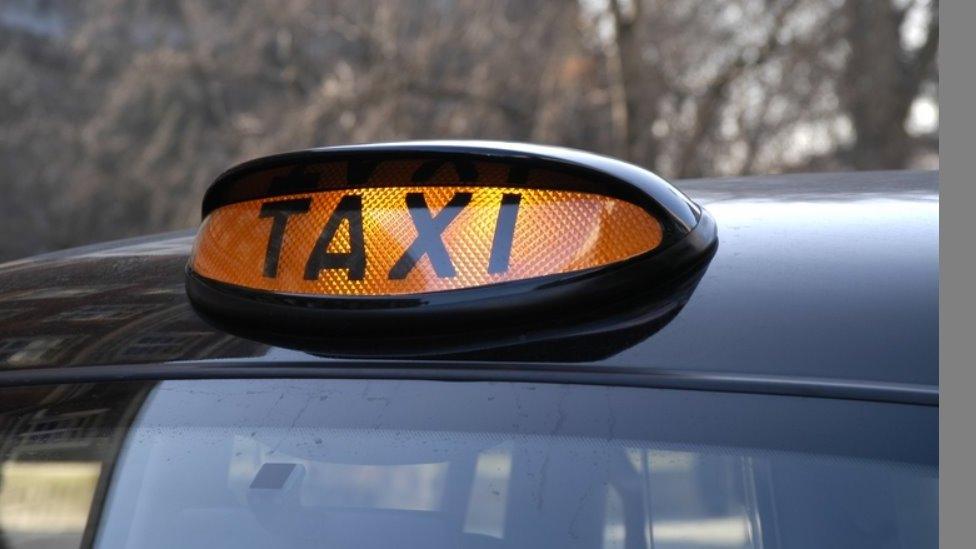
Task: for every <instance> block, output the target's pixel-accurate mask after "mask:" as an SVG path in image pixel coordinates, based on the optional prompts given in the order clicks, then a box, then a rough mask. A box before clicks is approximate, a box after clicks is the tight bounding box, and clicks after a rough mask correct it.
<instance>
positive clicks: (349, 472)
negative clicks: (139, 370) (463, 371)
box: [0, 380, 938, 549]
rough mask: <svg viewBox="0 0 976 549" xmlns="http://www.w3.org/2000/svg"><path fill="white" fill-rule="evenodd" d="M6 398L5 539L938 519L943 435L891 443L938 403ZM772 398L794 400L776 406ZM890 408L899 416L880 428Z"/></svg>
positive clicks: (360, 386) (468, 536) (172, 393)
mask: <svg viewBox="0 0 976 549" xmlns="http://www.w3.org/2000/svg"><path fill="white" fill-rule="evenodd" d="M0 397H2V399H0V402H2V403H3V413H0V427H2V429H3V431H2V433H3V442H2V446H0V449H2V454H0V456H2V459H3V462H2V464H0V473H2V479H0V528H2V540H3V541H2V543H0V547H8V548H26V547H31V548H34V547H52V548H60V547H85V546H95V547H174V546H179V547H201V548H202V547H224V546H226V547H235V548H236V547H268V546H275V547H322V546H328V547H356V548H357V549H362V548H369V547H389V546H397V547H539V546H559V547H570V546H571V547H603V548H618V547H619V548H652V547H653V548H662V547H663V548H678V547H742V548H757V547H779V546H788V547H825V546H830V547H838V546H861V547H863V546H885V547H918V546H928V545H931V544H932V542H933V541H934V540H935V539H937V537H936V536H937V517H938V506H937V495H938V494H937V469H936V466H935V461H934V459H935V454H934V450H924V449H923V451H922V452H921V453H915V454H912V453H911V452H913V451H914V452H917V451H918V450H917V449H916V450H911V449H905V450H897V451H895V450H894V445H892V444H890V442H891V441H894V440H901V441H902V442H903V443H906V444H912V443H913V442H914V443H916V445H917V446H923V447H924V446H925V445H926V441H925V440H924V436H923V437H922V439H919V440H914V441H913V440H912V438H913V437H915V438H916V439H918V438H919V437H918V432H920V431H921V430H920V429H919V427H921V426H924V425H928V424H931V425H933V426H934V425H935V421H936V418H935V414H934V413H933V414H928V413H927V412H928V409H927V408H921V407H911V406H895V405H883V404H866V403H854V402H843V401H818V400H817V399H783V398H781V397H763V396H759V395H718V394H709V393H703V392H683V391H673V390H671V391H659V390H648V389H623V388H620V389H607V388H603V387H584V386H579V387H574V386H547V385H527V384H494V383H465V384H456V383H455V384H449V383H436V382H419V381H415V382H377V381H372V382H368V381H355V380H347V381H328V380H305V381H275V380H263V381H262V380H250V381H243V380H229V381H227V380H225V381H187V382H181V381H168V382H163V383H158V384H152V383H144V384H105V385H97V386H87V385H86V386H59V387H47V388H31V389H16V390H3V391H0ZM762 400H766V402H761V401H762ZM774 401H775V402H777V403H778V404H779V408H778V410H779V412H780V413H781V414H779V415H781V417H780V418H769V417H765V418H764V417H763V416H764V415H765V416H769V414H768V413H767V411H768V406H769V404H770V403H771V402H774ZM750 403H754V404H750ZM851 407H859V409H860V413H859V414H851ZM461 410H463V413H461ZM920 414H921V416H920ZM929 415H931V417H929ZM837 417H846V418H855V419H849V420H848V422H847V423H846V424H835V423H833V420H834V419H836V418H837ZM919 417H921V418H922V419H921V420H920V419H919ZM912 418H914V419H912ZM824 424H828V425H837V426H836V428H834V427H831V432H832V437H833V439H834V440H831V439H824V438H823V437H820V438H821V439H820V440H819V441H811V440H810V439H811V434H812V433H814V432H815V431H816V429H817V428H816V427H815V426H816V425H820V426H821V427H820V428H819V429H821V431H820V432H822V425H824ZM892 424H898V425H901V426H902V427H903V428H902V430H901V431H902V432H900V433H889V434H887V435H886V434H884V433H879V431H883V430H884V427H883V426H884V425H889V426H890V425H892ZM736 429H738V431H736ZM794 431H795V432H796V433H797V436H796V437H795V438H792V439H790V438H789V437H788V436H786V433H789V432H794ZM888 431H889V432H890V431H891V429H890V428H889V429H888ZM869 433H870V434H869ZM926 436H927V435H926ZM879 437H880V438H879ZM885 437H891V438H890V440H889V439H886V438H885ZM813 438H816V437H813ZM733 440H734V441H736V442H735V443H733V444H731V445H730V444H729V441H733ZM886 440H887V441H888V442H885V441H886ZM723 441H725V442H724V443H723ZM872 448H873V450H872ZM811 450H813V451H811ZM891 451H895V454H885V452H891ZM897 452H902V453H901V454H898V453H897Z"/></svg>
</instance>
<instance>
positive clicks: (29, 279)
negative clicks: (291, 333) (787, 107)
mask: <svg viewBox="0 0 976 549" xmlns="http://www.w3.org/2000/svg"><path fill="white" fill-rule="evenodd" d="M676 186H677V187H679V188H680V189H682V190H683V191H685V192H686V193H687V194H689V196H691V197H692V198H693V199H694V200H696V201H697V202H699V203H700V204H701V205H703V206H704V207H706V208H708V209H709V211H710V212H712V214H713V215H714V217H715V218H716V222H717V224H718V227H719V239H720V244H719V248H718V252H717V254H716V256H715V258H714V259H713V261H712V263H711V264H710V266H709V267H708V269H707V271H706V272H705V273H704V276H703V277H702V279H701V282H700V283H699V285H698V288H697V289H696V290H695V291H694V292H693V294H692V295H691V297H690V300H689V301H688V303H687V305H686V306H685V307H684V308H683V310H681V311H680V312H679V313H678V314H677V315H676V316H675V317H674V318H673V319H672V320H671V321H670V322H669V323H668V324H667V325H665V326H663V327H660V326H657V327H655V330H656V331H653V332H652V335H650V336H647V337H644V336H641V335H640V334H637V335H636V336H635V335H634V334H630V337H628V338H622V339H621V340H620V341H614V340H611V339H607V340H605V343H603V345H604V346H605V347H606V348H605V349H603V350H602V352H603V356H604V358H602V359H600V360H590V361H587V362H585V363H583V364H575V365H570V364H569V363H568V361H566V360H564V359H560V360H556V361H554V360H553V358H552V356H553V355H556V354H557V353H556V352H555V351H556V350H558V349H547V347H546V346H544V345H543V346H537V347H533V348H531V349H529V350H523V351H513V352H497V353H496V352H493V351H491V350H488V351H484V352H478V353H472V354H469V355H466V356H463V357H460V358H457V357H452V358H451V359H450V360H452V361H454V362H459V363H461V366H462V367H463V365H464V364H468V365H469V366H471V367H475V366H477V365H479V364H480V365H483V364H485V363H486V362H487V363H489V364H496V365H497V364H500V363H504V364H507V365H518V364H525V363H531V364H551V363H553V362H556V364H555V366H554V367H555V368H556V369H561V370H568V369H571V366H572V367H576V368H579V367H588V368H599V369H603V370H602V371H615V369H619V370H622V371H623V372H622V373H626V372H634V373H637V372H638V371H640V372H646V371H647V370H648V369H650V370H651V371H657V372H675V373H679V374H689V373H703V374H704V373H710V374H711V373H715V374H720V375H725V376H739V375H756V376H773V377H780V378H787V379H805V378H819V379H828V380H842V381H845V382H846V381H850V382H866V383H875V382H877V383H885V384H896V385H898V384H908V385H911V386H913V387H914V386H922V387H932V388H934V387H936V386H937V384H938V367H937V365H938V347H937V346H938V316H937V315H938V299H937V298H938V174H937V173H935V172H877V173H858V174H846V175H843V174H820V175H794V176H777V177H764V178H750V179H746V180H697V181H685V182H678V183H677V185H676ZM192 234H193V233H192V231H188V232H184V233H177V234H169V235H164V236H160V237H156V238H145V239H140V240H137V241H127V242H121V243H114V244H113V243H110V244H105V245H100V246H95V247H88V248H81V249H77V250H68V251H64V252H58V253H55V254H50V255H47V256H39V257H36V258H31V259H26V260H20V261H15V262H12V263H8V264H5V265H3V266H2V267H0V363H2V364H4V367H3V368H2V371H0V381H2V380H3V379H5V378H4V375H8V376H10V375H15V374H16V377H17V378H18V379H20V380H24V379H27V378H26V377H25V376H27V377H30V376H34V378H36V379H38V380H41V379H49V380H51V379H55V378H53V377H44V376H47V375H53V374H49V373H45V372H50V370H52V369H55V370H57V369H58V368H60V367H62V366H91V365H100V364H101V365H105V364H128V365H136V364H143V363H153V364H157V365H158V364H166V363H171V362H176V361H181V362H185V361H202V360H205V361H207V364H209V365H211V366H213V365H214V364H215V362H214V361H222V362H225V363H228V364H231V363H233V364H237V365H239V364H240V363H241V359H249V360H250V361H259V362H263V363H267V362H282V363H289V364H300V365H314V364H321V365H326V364H330V365H332V366H335V365H336V364H342V365H348V366H351V367H359V366H365V365H369V364H373V365H377V363H376V362H375V361H366V360H359V361H357V360H351V359H346V358H335V357H330V356H329V353H328V352H324V353H321V352H320V353H319V354H317V355H310V354H307V353H304V352H301V351H298V350H292V349H284V348H279V347H273V346H269V345H267V344H263V343H257V342H255V341H251V340H247V339H243V338H238V337H235V336H232V335H229V334H228V333H226V332H225V331H222V330H219V329H216V328H214V327H212V326H211V325H210V324H208V323H207V322H204V321H203V320H202V319H200V318H199V316H198V315H197V314H196V313H195V311H194V310H193V309H192V308H191V307H190V305H189V303H188V302H187V299H186V296H185V293H184V289H183V268H184V266H185V263H186V258H187V254H188V253H189V247H190V245H191V241H192ZM100 309H101V310H102V313H99V310H100ZM465 337H468V338H472V339H476V338H477V334H469V335H467V336H465ZM431 362H432V361H431V360H424V361H422V362H411V361H409V360H398V361H397V364H398V365H399V364H403V365H407V364H416V365H417V366H418V367H427V368H430V367H431ZM379 365H381V366H388V365H389V363H388V361H386V362H382V363H379ZM478 367H480V366H478ZM456 368H457V365H454V366H452V369H456ZM516 369H517V368H516ZM138 371H139V368H138V367H136V366H133V367H129V368H126V370H125V372H128V373H129V374H130V375H138ZM147 371H148V370H147ZM172 371H174V372H175V371H176V368H175V366H174V369H173V370H172ZM28 372H29V374H28ZM125 372H115V374H114V375H122V376H123V377H124V376H125ZM163 372H165V370H163ZM152 375H153V376H155V377H158V376H159V375H161V374H160V371H159V370H156V371H155V372H154V373H153V374H152ZM181 375H185V374H181ZM486 376H487V378H491V374H486ZM6 379H10V380H11V382H14V379H13V378H6ZM18 382H20V381H18Z"/></svg>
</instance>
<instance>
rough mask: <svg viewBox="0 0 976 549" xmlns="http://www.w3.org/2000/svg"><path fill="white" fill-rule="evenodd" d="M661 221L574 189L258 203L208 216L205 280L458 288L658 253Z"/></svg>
mask: <svg viewBox="0 0 976 549" xmlns="http://www.w3.org/2000/svg"><path fill="white" fill-rule="evenodd" d="M661 239H662V229H661V224H660V223H659V222H658V220H657V219H655V218H654V217H653V216H651V215H650V214H649V213H648V212H647V211H646V210H644V209H643V208H641V207H639V206H636V205H634V204H631V203H629V202H626V201H622V200H618V199H614V198H610V197H606V196H602V195H596V194H589V193H581V192H574V191H559V190H542V189H524V188H511V187H509V188H506V187H476V186H464V185H458V186H426V187H407V186H404V187H376V188H358V189H347V190H335V191H324V192H315V193H306V194H294V195H288V196H279V197H274V198H269V199H263V200H250V201H247V202H240V203H236V204H230V205H227V206H223V207H221V208H218V209H216V210H214V211H213V212H211V214H210V215H208V216H207V218H206V219H205V220H204V222H203V226H202V227H201V228H200V233H199V235H198V237H197V240H196V245H195V247H194V251H193V257H192V259H191V265H192V268H193V270H194V271H195V272H196V273H197V274H199V275H201V276H204V277H207V278H210V279H213V280H216V281H219V282H224V283H228V284H234V285H237V286H243V287H247V288H252V289H258V290H268V291H274V292H282V293H292V294H307V295H316V296H391V295H406V294H416V293H424V292H437V291H446V290H457V289H462V288H471V287H476V286H485V285H490V284H496V283H499V282H507V281H514V280H523V279H528V278H535V277H540V276H546V275H553V274H560V273H569V272H573V271H579V270H583V269H590V268H594V267H600V266H604V265H608V264H611V263H616V262H618V261H623V260H625V259H628V258H631V257H634V256H636V255H640V254H642V253H645V252H649V251H651V250H653V249H655V248H657V247H658V246H659V245H660V243H661Z"/></svg>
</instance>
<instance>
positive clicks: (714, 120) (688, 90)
mask: <svg viewBox="0 0 976 549" xmlns="http://www.w3.org/2000/svg"><path fill="white" fill-rule="evenodd" d="M938 32H939V28H938V3H937V0H629V1H628V0H432V1H423V0H399V1H382V0H331V1H328V2H325V1H322V2H316V1H312V0H276V1H274V2H267V3H257V2H240V1H237V0H211V1H206V2H195V1H190V0H182V1H180V0H176V1H172V2H162V1H158V2H157V1H151V0H87V1H85V2H77V3H75V2H67V1H63V2H59V1H53V0H49V1H44V0H4V1H3V2H2V3H0V177H2V180H0V181H2V182H0V185H2V191H3V199H2V200H0V231H2V234H4V235H5V236H6V238H3V239H0V259H4V258H8V259H9V258H13V257H18V256H22V255H27V254H30V253H36V252H39V251H44V250H48V249H55V248H60V247H65V246H69V245H74V244H80V243H85V242H91V241H97V240H104V239H110V238H117V237H123V236H129V235H136V234H144V233H149V232H155V231H161V230H167V229H174V228H181V227H190V226H194V225H195V224H196V223H198V222H199V218H198V216H199V201H200V197H201V196H202V193H203V190H204V189H205V188H206V187H207V185H208V184H209V182H210V181H211V180H212V179H213V177H214V176H215V175H217V174H218V173H219V172H220V171H222V170H223V169H224V168H226V167H228V166H229V165H231V164H232V163H234V162H237V161H240V160H243V159H247V158H250V157H254V156H257V155H264V154H270V153H274V152H280V151H284V150H289V149H296V148H305V147H310V146H321V145H331V144H345V143H354V142H364V141H381V140H398V139H422V138H485V139H506V140H519V141H533V142H542V143H551V144H559V145H567V146H571V147H578V148H583V149H588V150H593V151H597V152H602V153H606V154H611V155H615V156H619V157H622V158H626V159H629V160H631V161H633V162H636V163H639V164H641V165H643V166H645V167H648V168H650V169H652V170H654V171H657V172H658V173H660V174H661V175H663V176H665V177H667V178H683V177H698V176H705V175H708V176H712V175H730V174H761V173H774V172H784V171H817V170H849V169H898V168H907V167H937V165H938V105H937V86H938V68H937V63H936V53H937V52H936V49H937V44H938Z"/></svg>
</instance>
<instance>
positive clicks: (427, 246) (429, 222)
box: [390, 193, 471, 280]
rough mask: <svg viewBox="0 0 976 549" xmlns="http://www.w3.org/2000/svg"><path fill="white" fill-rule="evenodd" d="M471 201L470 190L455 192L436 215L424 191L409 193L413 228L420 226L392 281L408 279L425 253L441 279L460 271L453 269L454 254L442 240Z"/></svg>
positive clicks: (408, 205) (392, 270) (394, 268)
mask: <svg viewBox="0 0 976 549" xmlns="http://www.w3.org/2000/svg"><path fill="white" fill-rule="evenodd" d="M469 202H471V193H454V196H453V197H452V198H451V200H450V202H448V203H447V205H446V206H444V207H443V208H442V209H441V211H440V212H438V213H437V215H436V216H432V215H430V210H429V209H428V208H427V201H426V200H425V199H424V195H423V193H407V208H408V209H409V211H410V218H411V219H413V224H414V227H416V228H417V238H416V239H414V241H413V243H411V244H410V246H409V247H408V248H407V249H406V251H404V252H403V255H401V256H400V259H398V260H397V262H396V264H394V265H393V268H392V269H390V280H402V279H404V278H406V277H407V274H409V273H410V271H411V270H413V268H414V267H415V266H416V265H417V262H418V261H420V258H422V257H423V256H424V255H427V257H428V259H430V264H431V265H432V266H433V267H434V272H435V273H437V276H439V277H440V278H449V277H452V276H454V275H456V274H457V271H455V270H454V265H453V264H452V263H451V257H450V256H449V255H448V254H447V248H445V247H444V241H442V240H441V233H443V232H444V229H446V228H447V226H448V225H450V224H451V221H454V218H456V217H457V216H458V214H459V213H461V210H462V209H464V207H465V206H467V205H468V203H469Z"/></svg>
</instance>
